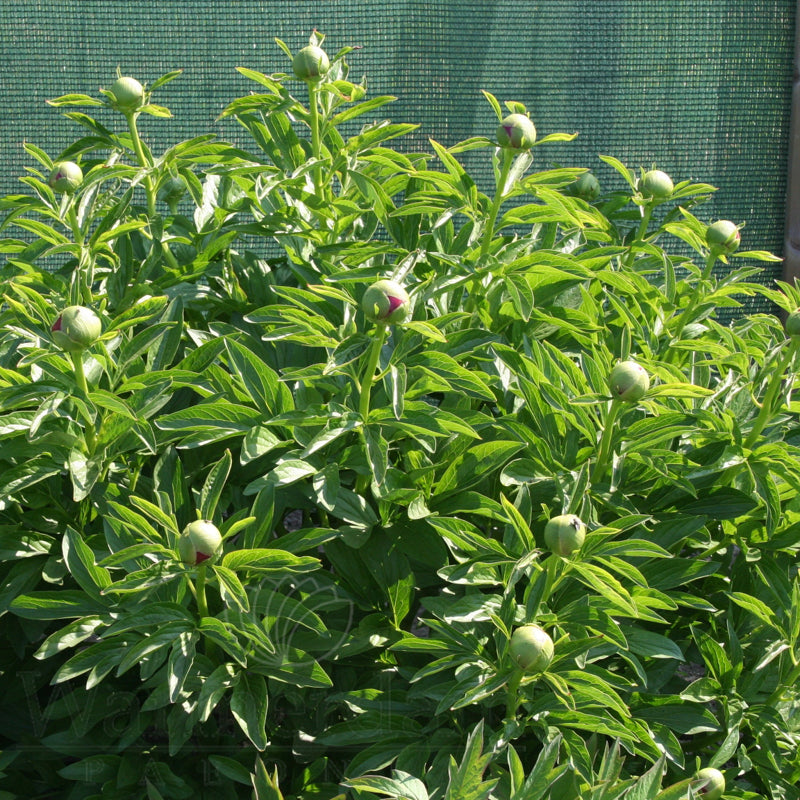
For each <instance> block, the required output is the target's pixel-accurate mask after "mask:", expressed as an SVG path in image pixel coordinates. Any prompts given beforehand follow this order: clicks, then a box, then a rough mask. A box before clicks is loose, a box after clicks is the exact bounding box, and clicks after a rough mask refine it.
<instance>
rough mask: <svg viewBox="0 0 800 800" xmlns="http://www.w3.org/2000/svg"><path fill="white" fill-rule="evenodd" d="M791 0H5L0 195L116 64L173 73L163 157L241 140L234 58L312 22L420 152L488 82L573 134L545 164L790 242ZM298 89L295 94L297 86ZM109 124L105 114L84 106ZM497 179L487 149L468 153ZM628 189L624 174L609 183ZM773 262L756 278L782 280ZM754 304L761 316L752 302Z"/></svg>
mask: <svg viewBox="0 0 800 800" xmlns="http://www.w3.org/2000/svg"><path fill="white" fill-rule="evenodd" d="M796 5H797V4H796V0H727V1H726V0H635V2H628V1H627V0H538V1H537V0H525V2H518V1H517V0H505V2H503V3H499V2H494V0H450V1H446V0H428V2H415V1H414V0H409V1H408V2H400V1H399V0H385V1H384V2H381V3H376V2H367V0H346V1H343V0H327V1H326V0H318V2H315V3H308V2H296V1H291V2H282V1H275V2H260V3H259V2H251V1H250V0H214V2H206V0H194V1H193V2H183V1H182V0H164V1H163V2H159V3H156V2H150V1H149V0H139V2H135V3H134V2H122V1H121V0H80V2H75V0H58V2H55V1H52V0H51V1H50V2H42V1H41V0H39V1H37V0H29V1H28V2H25V3H20V2H17V0H0V19H2V25H0V59H2V61H0V67H1V68H0V96H2V98H3V103H4V112H3V114H2V115H0V164H2V168H1V169H0V192H2V194H4V195H5V194H9V193H18V192H19V191H20V190H21V189H23V188H24V187H22V186H21V185H20V184H19V183H18V177H19V176H20V175H22V174H24V168H25V166H26V165H29V166H30V165H32V161H31V159H30V158H29V157H28V155H27V154H26V153H25V152H24V150H23V148H22V143H23V141H30V142H33V143H35V144H37V145H39V146H40V147H43V148H44V149H45V150H46V151H47V152H48V153H50V154H51V155H52V156H54V157H55V156H57V155H58V153H59V152H60V151H61V150H62V149H63V148H64V147H66V146H67V145H68V144H69V143H70V141H72V139H73V138H76V137H77V136H78V135H81V129H78V128H77V127H76V126H75V125H74V124H73V123H71V122H69V121H67V120H65V119H64V118H63V117H62V116H61V112H60V110H59V109H55V108H52V107H50V106H48V105H47V104H46V103H45V101H46V100H47V99H48V98H54V97H57V96H59V95H61V94H66V93H72V92H77V93H85V94H92V95H95V96H98V95H99V93H98V88H99V87H100V86H109V85H110V84H111V83H112V82H113V80H114V78H115V77H116V69H117V66H119V67H120V68H121V70H122V72H123V74H127V75H133V76H135V77H137V78H138V79H139V80H141V81H142V82H148V83H152V82H153V81H154V80H155V79H156V78H157V77H159V76H160V75H162V74H164V73H166V72H169V71H171V70H174V69H182V70H184V74H183V75H182V76H181V77H180V78H179V79H177V80H175V81H173V82H172V83H170V84H168V85H167V86H165V87H164V88H163V89H162V90H161V91H160V92H159V94H158V95H157V97H156V98H155V100H156V102H158V103H159V104H163V105H167V106H168V107H169V108H170V109H171V110H172V112H173V114H174V119H172V120H160V119H153V118H149V117H145V118H143V119H142V124H141V127H142V133H143V136H144V137H145V138H146V140H147V141H148V143H149V144H150V145H151V147H152V148H153V150H154V152H155V153H156V154H157V153H159V152H161V151H162V150H163V149H165V148H166V147H168V146H170V145H171V144H174V143H175V142H177V141H180V140H181V139H187V138H190V137H192V136H196V135H199V134H201V133H208V132H212V133H216V134H218V135H219V137H220V138H223V139H226V140H228V141H232V142H235V143H237V144H242V143H243V142H244V138H243V136H242V131H241V129H239V128H238V127H237V125H236V123H235V122H233V121H230V120H225V121H222V122H217V121H216V118H217V116H218V115H219V113H220V111H221V110H222V109H223V108H224V107H225V106H226V105H227V104H228V103H229V102H230V101H231V100H233V99H235V98H236V97H240V96H242V95H244V94H247V93H248V92H249V91H250V90H251V89H252V88H253V84H252V83H250V82H248V81H247V80H246V79H245V78H243V77H242V76H241V75H240V74H239V73H238V72H236V69H235V68H236V67H237V66H246V67H249V68H251V69H256V70H259V71H262V72H267V73H269V72H273V71H283V70H287V69H289V63H288V61H287V60H286V57H285V55H284V54H283V53H282V52H281V51H280V50H279V49H278V48H277V47H276V45H275V43H274V39H275V37H278V38H280V39H283V40H284V41H285V42H286V43H287V44H288V45H289V46H290V47H291V48H292V50H296V49H298V48H299V47H302V46H303V45H305V44H306V43H307V41H308V36H309V33H310V32H311V31H312V29H314V28H317V29H318V30H320V31H321V32H323V33H324V34H325V35H326V49H327V50H328V51H329V52H330V53H335V52H336V51H337V50H338V49H339V48H341V47H344V46H346V45H357V46H360V49H359V50H358V51H356V52H354V53H352V54H350V56H349V57H348V62H349V64H350V66H351V78H354V79H356V80H358V79H360V77H361V76H362V75H366V76H367V82H368V90H369V93H370V95H377V94H391V95H395V96H397V97H398V98H399V99H398V101H397V102H396V103H394V104H392V105H391V106H389V107H388V108H384V109H382V113H383V115H384V116H390V117H391V118H392V119H393V120H394V121H395V122H415V123H419V124H420V126H421V127H420V129H419V130H418V131H417V132H416V133H415V134H413V135H412V136H410V137H407V138H406V139H405V140H401V141H400V142H399V143H398V146H400V147H403V148H406V149H420V148H424V149H425V150H427V151H430V146H429V144H428V139H429V138H433V139H436V140H437V141H439V142H441V143H442V144H445V145H451V144H455V143H456V142H458V141H460V140H462V139H466V138H468V137H470V136H476V135H487V134H488V135H492V132H493V130H494V127H495V124H496V120H495V117H494V115H493V112H492V110H491V108H490V107H489V105H488V103H486V101H485V100H484V99H483V97H482V95H481V89H485V90H487V91H490V92H492V93H493V94H495V95H496V96H497V97H498V98H499V99H500V100H501V102H502V101H505V100H520V101H522V102H523V103H525V104H526V105H527V107H528V108H529V110H531V112H532V116H533V119H534V121H535V123H536V127H537V129H538V131H539V133H540V135H544V134H547V133H552V132H556V131H568V132H574V131H577V132H579V134H580V135H579V137H578V139H577V140H575V141H574V142H571V143H563V144H558V145H553V146H545V147H542V148H541V149H537V151H536V157H537V165H538V167H539V168H546V167H548V166H550V165H551V164H552V163H559V164H561V165H564V166H584V167H590V168H592V169H594V170H595V171H596V173H597V174H598V176H599V177H600V179H601V181H602V182H604V183H606V184H607V185H608V186H613V185H616V184H615V182H616V181H619V180H620V179H619V178H618V176H616V175H615V174H614V173H612V172H610V171H609V169H608V168H607V167H606V166H605V165H604V164H603V163H602V162H601V161H600V160H599V159H598V158H597V156H598V154H600V153H602V154H609V155H614V156H616V157H617V158H619V159H620V160H622V161H623V162H625V163H626V164H627V165H628V166H630V167H638V166H644V167H646V168H650V167H651V166H654V165H655V166H657V167H658V168H660V169H664V170H666V171H667V172H669V173H670V174H671V175H672V176H673V178H674V179H675V180H676V181H677V180H683V179H689V178H691V179H694V180H697V181H700V182H705V183H711V184H713V185H714V186H717V187H719V190H720V191H719V192H718V193H717V194H716V195H715V196H714V198H713V199H712V200H711V201H710V203H709V204H708V205H707V206H706V207H704V208H703V209H701V210H700V212H699V215H700V216H702V217H703V219H706V220H709V221H710V220H714V219H718V218H728V219H732V220H734V221H735V222H737V223H741V222H746V223H747V226H746V228H745V229H744V231H743V249H765V250H771V251H772V252H774V253H776V254H779V255H782V254H783V252H784V229H785V222H786V219H787V211H786V209H787V202H786V197H787V174H788V172H787V161H788V156H789V144H790V118H791V96H792V61H793V52H794V39H795V37H794V33H795V14H796ZM297 91H298V92H302V91H304V89H303V87H302V86H301V85H299V84H298V89H297ZM87 111H88V112H90V113H93V114H97V115H98V117H99V118H100V120H101V121H102V122H103V123H104V124H106V125H108V126H120V124H121V123H122V119H121V118H117V117H116V116H115V115H114V114H113V113H112V112H111V111H110V110H105V109H87ZM462 158H463V160H464V162H465V163H466V165H467V166H468V168H470V169H471V171H472V173H473V175H474V176H475V177H476V180H477V181H478V183H479V185H481V186H482V187H483V188H484V189H488V188H489V181H490V180H491V174H490V167H489V165H488V163H487V161H488V160H487V159H486V156H485V153H481V152H471V153H465V154H463V156H462ZM619 188H621V185H620V186H619ZM781 270H782V267H781V265H780V264H774V265H768V266H767V268H766V269H765V270H764V272H763V273H762V276H761V280H763V281H764V282H765V283H770V282H771V281H772V280H774V279H775V278H776V277H780V276H781ZM748 302H749V310H766V309H767V304H766V303H763V302H762V301H760V300H759V299H754V300H751V301H748Z"/></svg>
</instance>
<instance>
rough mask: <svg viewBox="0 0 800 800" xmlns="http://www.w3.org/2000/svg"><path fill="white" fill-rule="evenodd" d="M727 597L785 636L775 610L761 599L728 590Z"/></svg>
mask: <svg viewBox="0 0 800 800" xmlns="http://www.w3.org/2000/svg"><path fill="white" fill-rule="evenodd" d="M728 597H729V598H730V599H731V600H733V602H734V603H736V605H737V606H739V607H741V608H743V609H744V610H745V611H749V612H750V613H751V614H752V615H753V616H754V617H756V618H758V619H760V620H761V621H762V622H763V623H765V624H766V625H769V627H770V628H773V629H774V630H776V631H777V632H778V633H779V634H781V635H783V636H785V635H786V632H785V631H784V630H783V629H782V628H781V626H780V623H779V622H778V619H777V617H776V616H775V612H774V611H773V610H772V609H771V608H770V607H769V606H768V605H767V604H766V603H765V602H764V601H763V600H759V599H758V598H757V597H753V596H752V595H750V594H747V593H746V592H728Z"/></svg>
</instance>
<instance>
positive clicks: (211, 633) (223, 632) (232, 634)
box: [198, 617, 247, 667]
mask: <svg viewBox="0 0 800 800" xmlns="http://www.w3.org/2000/svg"><path fill="white" fill-rule="evenodd" d="M198 631H199V632H200V633H201V634H202V635H203V636H205V637H206V638H207V639H209V641H212V642H216V643H217V644H218V645H219V646H220V647H221V648H222V649H223V650H224V651H225V652H226V653H227V654H228V655H229V656H231V657H232V658H233V659H235V660H236V661H237V662H238V663H239V664H240V665H241V666H243V667H246V666H247V651H246V650H245V649H244V647H242V645H241V643H240V642H239V638H238V637H237V636H236V628H235V627H234V626H233V625H230V624H228V623H225V622H223V621H222V620H219V619H216V618H215V617H203V619H201V620H200V626H199V628H198Z"/></svg>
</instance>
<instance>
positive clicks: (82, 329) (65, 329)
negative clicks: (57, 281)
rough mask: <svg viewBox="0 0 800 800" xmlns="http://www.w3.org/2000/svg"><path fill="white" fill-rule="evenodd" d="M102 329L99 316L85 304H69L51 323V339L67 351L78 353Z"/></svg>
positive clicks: (91, 341) (91, 342)
mask: <svg viewBox="0 0 800 800" xmlns="http://www.w3.org/2000/svg"><path fill="white" fill-rule="evenodd" d="M102 330H103V324H102V323H101V322H100V317H98V316H97V314H95V313H94V311H92V309H91V308H86V307H85V306H69V307H67V308H65V309H64V310H63V311H62V312H61V315H60V316H59V318H58V319H57V320H56V321H55V322H54V323H53V326H52V327H51V328H50V332H51V333H52V334H53V341H54V342H55V343H56V344H57V345H58V346H59V347H60V348H61V349H62V350H66V351H67V352H68V353H78V352H80V351H81V350H85V349H86V348H87V347H89V346H90V345H92V344H93V343H94V342H95V340H96V339H97V337H98V336H100V333H101V332H102Z"/></svg>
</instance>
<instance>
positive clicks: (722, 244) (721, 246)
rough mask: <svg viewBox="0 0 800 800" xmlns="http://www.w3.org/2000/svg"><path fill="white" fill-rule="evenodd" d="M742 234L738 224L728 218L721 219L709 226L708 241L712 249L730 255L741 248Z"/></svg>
mask: <svg viewBox="0 0 800 800" xmlns="http://www.w3.org/2000/svg"><path fill="white" fill-rule="evenodd" d="M741 241H742V235H741V233H739V229H738V228H737V227H736V225H735V224H734V223H733V222H731V221H730V220H727V219H721V220H719V222H715V223H714V224H713V225H709V226H708V230H707V231H706V243H707V244H708V246H709V247H710V248H711V249H712V250H716V251H717V252H719V253H724V254H725V255H730V254H731V253H733V252H735V251H736V250H737V249H738V248H739V244H740V243H741Z"/></svg>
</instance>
